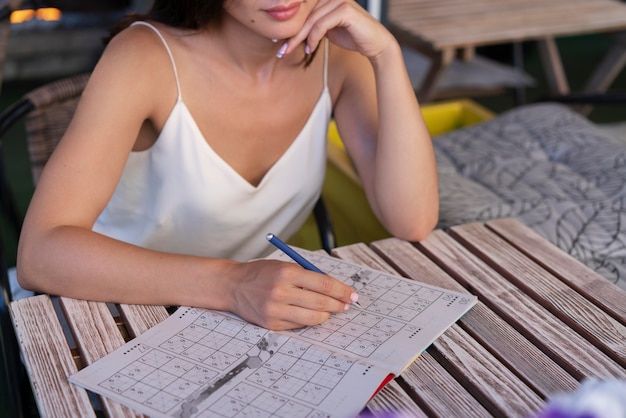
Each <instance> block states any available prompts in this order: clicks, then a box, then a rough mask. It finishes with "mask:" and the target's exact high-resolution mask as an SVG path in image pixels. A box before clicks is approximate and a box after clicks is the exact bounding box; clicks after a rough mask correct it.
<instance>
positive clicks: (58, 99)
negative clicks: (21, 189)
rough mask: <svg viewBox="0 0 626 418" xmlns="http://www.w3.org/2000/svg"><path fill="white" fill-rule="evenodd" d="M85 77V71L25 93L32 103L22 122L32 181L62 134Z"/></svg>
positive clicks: (36, 179)
mask: <svg viewBox="0 0 626 418" xmlns="http://www.w3.org/2000/svg"><path fill="white" fill-rule="evenodd" d="M88 79H89V74H80V75H77V76H73V77H68V78H65V79H62V80H59V81H55V82H53V83H50V84H46V85H44V86H42V87H40V88H38V89H35V90H33V91H32V92H30V93H28V94H27V95H26V96H25V98H26V99H27V100H28V101H29V102H30V103H32V110H30V111H29V112H28V113H27V114H26V118H25V121H24V124H25V128H26V141H27V143H28V154H29V157H30V163H31V170H32V174H33V182H34V183H35V184H37V182H38V181H39V178H40V177H41V172H42V170H43V167H44V166H45V165H46V163H47V162H48V159H49V158H50V155H52V152H53V151H54V148H55V147H56V146H57V144H58V142H59V141H60V140H61V137H62V136H63V134H64V133H65V130H66V128H67V126H68V125H69V123H70V121H71V119H72V116H73V115H74V111H75V110H76V105H77V104H78V100H79V99H80V96H81V94H82V92H83V90H84V88H85V85H86V84H87V80H88Z"/></svg>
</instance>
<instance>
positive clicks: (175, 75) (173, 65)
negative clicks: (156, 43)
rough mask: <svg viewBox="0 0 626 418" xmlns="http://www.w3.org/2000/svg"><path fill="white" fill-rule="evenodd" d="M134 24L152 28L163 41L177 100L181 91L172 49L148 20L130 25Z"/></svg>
mask: <svg viewBox="0 0 626 418" xmlns="http://www.w3.org/2000/svg"><path fill="white" fill-rule="evenodd" d="M134 25H142V26H147V27H149V28H150V29H152V30H153V31H154V32H155V33H156V34H157V35H159V38H161V42H163V45H164V46H165V49H166V50H167V55H169V57H170V61H171V63H172V69H173V70H174V78H175V79H176V90H177V92H178V100H180V99H181V92H180V82H179V81H178V70H177V69H176V62H175V61H174V55H172V50H171V49H170V46H169V45H168V44H167V41H166V40H165V37H164V36H163V35H162V34H161V32H160V31H159V30H158V29H157V28H156V27H155V26H154V25H152V24H150V23H148V22H144V21H141V20H138V21H136V22H133V23H132V24H131V26H134Z"/></svg>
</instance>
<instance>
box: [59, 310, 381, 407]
mask: <svg viewBox="0 0 626 418" xmlns="http://www.w3.org/2000/svg"><path fill="white" fill-rule="evenodd" d="M387 376H388V372H387V371H384V370H381V369H378V368H376V367H375V366H372V365H371V364H368V363H366V362H363V361H360V360H355V359H350V358H347V357H345V356H343V355H341V354H338V353H333V352H331V351H327V350H326V349H324V348H318V347H315V346H313V345H311V344H309V343H307V342H304V341H299V340H296V339H293V338H290V337H288V336H286V335H284V334H279V333H274V332H270V331H267V330H265V329H263V328H260V327H258V326H255V325H251V324H249V323H247V322H245V321H243V320H240V319H238V318H236V317H233V316H232V315H227V314H224V313H222V312H217V311H209V310H204V309H195V308H179V309H178V310H177V311H176V312H175V313H174V314H173V315H172V316H170V317H169V318H168V319H166V320H165V321H163V322H162V323H160V324H158V325H156V326H155V327H153V328H151V329H149V330H148V331H146V332H145V333H143V334H142V335H140V336H139V337H137V338H135V339H134V340H132V341H130V342H128V343H127V344H125V345H123V346H122V347H120V348H119V349H117V350H115V351H113V352H112V353H111V354H109V355H107V356H105V357H104V358H102V359H100V360H99V361H97V362H95V363H94V364H92V365H90V366H89V367H86V368H84V369H82V370H81V371H79V372H78V373H76V374H74V375H72V376H71V377H70V378H69V380H70V382H72V383H74V384H77V385H79V386H82V387H84V388H86V389H89V390H91V391H93V392H95V393H98V394H101V395H104V396H106V397H109V398H112V399H114V400H117V401H118V402H120V403H122V404H124V405H127V406H129V407H131V408H133V409H135V410H137V411H139V412H142V413H145V414H147V415H149V416H153V417H202V416H211V417H215V416H225V417H232V416H253V417H269V416H281V417H289V418H296V417H348V416H356V415H357V414H358V413H359V412H360V411H361V409H362V408H363V407H364V406H365V404H366V403H367V401H368V400H369V399H370V397H371V396H372V395H373V394H374V393H375V391H376V390H377V388H378V387H379V385H380V383H381V382H382V381H383V380H384V379H385V378H386V377H387Z"/></svg>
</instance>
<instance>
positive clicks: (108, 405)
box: [60, 297, 143, 417]
mask: <svg viewBox="0 0 626 418" xmlns="http://www.w3.org/2000/svg"><path fill="white" fill-rule="evenodd" d="M60 302H61V306H62V307H63V310H64V311H65V313H66V316H67V321H68V324H69V326H70V328H71V329H72V332H73V334H74V339H75V341H76V344H77V346H78V349H79V351H80V353H81V357H82V359H83V360H84V362H85V363H86V364H85V365H86V366H87V365H90V364H93V363H94V362H95V361H97V360H99V359H100V358H102V357H104V356H105V355H106V354H107V353H110V352H111V351H113V350H115V349H116V348H118V347H120V346H122V345H123V344H124V343H125V341H124V338H123V337H122V334H121V333H120V331H119V329H118V327H117V324H116V323H115V319H114V318H113V316H112V315H111V311H110V310H109V308H108V307H107V305H106V304H104V303H98V302H89V301H86V300H78V299H72V298H64V297H62V298H60ZM94 330H96V331H97V332H94ZM100 401H101V402H102V407H103V408H104V411H106V414H107V416H110V417H140V416H143V415H142V414H138V413H136V412H134V411H133V410H132V409H130V408H128V407H126V406H124V405H121V404H120V403H119V402H116V401H113V400H111V399H109V398H106V397H100Z"/></svg>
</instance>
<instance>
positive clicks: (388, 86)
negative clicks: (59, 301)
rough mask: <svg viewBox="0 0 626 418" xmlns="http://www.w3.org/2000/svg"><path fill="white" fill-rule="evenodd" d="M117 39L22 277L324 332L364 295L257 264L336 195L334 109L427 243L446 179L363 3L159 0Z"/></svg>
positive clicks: (52, 180) (372, 188) (389, 204)
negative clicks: (272, 237) (325, 185)
mask: <svg viewBox="0 0 626 418" xmlns="http://www.w3.org/2000/svg"><path fill="white" fill-rule="evenodd" d="M143 20H144V21H143V22H139V23H135V24H133V25H130V26H128V27H126V28H124V29H123V30H121V31H120V32H119V33H117V34H116V35H115V36H114V37H113V38H112V39H111V41H110V42H109V44H108V45H107V48H106V50H105V52H104V54H103V56H102V57H101V59H100V61H99V63H98V64H97V66H96V68H95V69H94V71H93V74H92V76H91V78H90V81H89V83H88V85H87V87H86V89H85V91H84V93H83V96H82V98H81V101H80V103H79V106H78V108H77V111H76V114H75V116H74V119H73V120H72V122H71V124H70V126H69V127H68V130H67V132H66V134H65V135H64V137H63V139H62V140H61V142H60V144H59V145H58V147H57V149H56V151H55V153H54V155H53V156H52V158H51V159H50V161H49V162H48V164H47V165H46V169H45V171H44V173H43V176H42V178H41V180H40V182H39V184H38V187H37V190H36V192H35V194H34V196H33V199H32V201H31V205H30V207H29V210H28V213H27V216H26V220H25V224H24V228H23V232H22V236H21V237H22V238H21V241H20V245H19V254H18V267H17V269H18V272H19V273H18V276H19V281H20V284H21V285H22V286H23V287H25V288H29V289H32V290H36V291H40V292H45V293H51V294H60V295H66V296H70V297H75V298H81V299H89V300H100V301H112V302H119V303H140V304H159V305H186V306H198V307H206V308H211V309H219V310H227V311H231V312H234V313H236V314H238V315H239V316H241V317H243V318H244V319H246V320H248V321H250V322H254V323H256V324H259V325H261V326H264V327H266V328H271V329H287V328H294V327H301V326H306V325H314V324H319V323H321V322H323V321H325V320H326V319H327V318H328V317H329V315H330V313H332V312H340V311H343V310H344V309H347V308H348V306H349V304H350V302H352V301H354V300H355V299H356V298H357V295H356V294H355V293H354V290H353V289H351V288H350V287H348V286H346V285H344V284H343V283H341V282H339V281H337V280H335V279H333V278H332V277H330V276H327V275H321V274H317V273H313V272H309V271H306V270H304V269H302V268H300V267H299V266H297V265H295V264H293V263H284V262H279V261H269V260H255V261H249V262H248V260H252V259H255V258H258V257H262V256H264V255H266V254H267V253H268V252H269V251H271V248H270V247H269V245H268V244H267V242H265V234H266V233H267V232H273V233H276V234H277V235H279V236H282V237H283V238H288V237H289V235H290V234H292V233H293V232H295V231H296V230H297V229H298V228H299V227H300V225H301V224H302V222H303V221H304V219H305V218H306V217H307V216H308V214H309V213H310V211H311V208H312V207H313V204H314V202H315V201H316V200H317V197H318V196H319V194H320V191H321V185H322V181H323V176H324V164H325V161H326V155H325V141H326V129H327V124H328V121H329V119H330V115H331V111H332V112H333V117H334V118H335V120H336V122H337V126H338V128H339V132H340V134H341V137H342V139H343V141H344V143H345V145H346V148H347V151H348V153H349V155H350V157H351V158H352V160H353V161H354V164H355V167H356V170H357V171H358V173H359V175H360V177H361V179H362V181H363V185H364V188H365V192H366V194H367V197H368V200H369V202H370V205H371V207H372V209H373V211H374V212H375V213H376V215H377V217H378V218H379V219H380V221H381V222H382V224H383V225H384V226H385V227H386V228H387V229H388V231H389V232H390V233H392V234H394V235H396V236H398V237H401V238H405V239H408V240H413V241H417V240H420V239H421V238H423V237H424V236H425V235H426V234H428V233H429V232H430V231H431V230H432V228H433V227H434V225H435V223H436V220H437V212H438V194H437V176H436V167H435V161H434V154H433V149H432V144H431V141H430V137H429V135H428V133H427V130H426V129H425V126H424V123H423V120H422V119H421V117H420V112H419V107H418V104H417V101H416V99H415V96H414V94H413V90H412V88H411V85H410V82H409V79H408V76H407V74H406V70H405V66H404V63H403V60H402V55H401V51H400V47H399V45H398V43H397V42H396V40H395V39H394V38H393V36H392V35H391V34H390V33H389V32H388V31H387V30H386V29H385V28H384V27H383V26H382V25H381V24H380V23H379V22H378V21H376V20H375V19H373V18H372V17H371V16H370V15H369V14H368V13H367V12H366V11H364V10H363V9H362V8H361V7H359V6H358V5H357V4H356V3H354V2H353V1H352V0H287V1H283V0H222V1H203V0H187V1H181V0H157V1H155V4H154V6H153V8H152V9H151V11H150V12H149V13H148V15H147V16H145V17H143Z"/></svg>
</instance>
